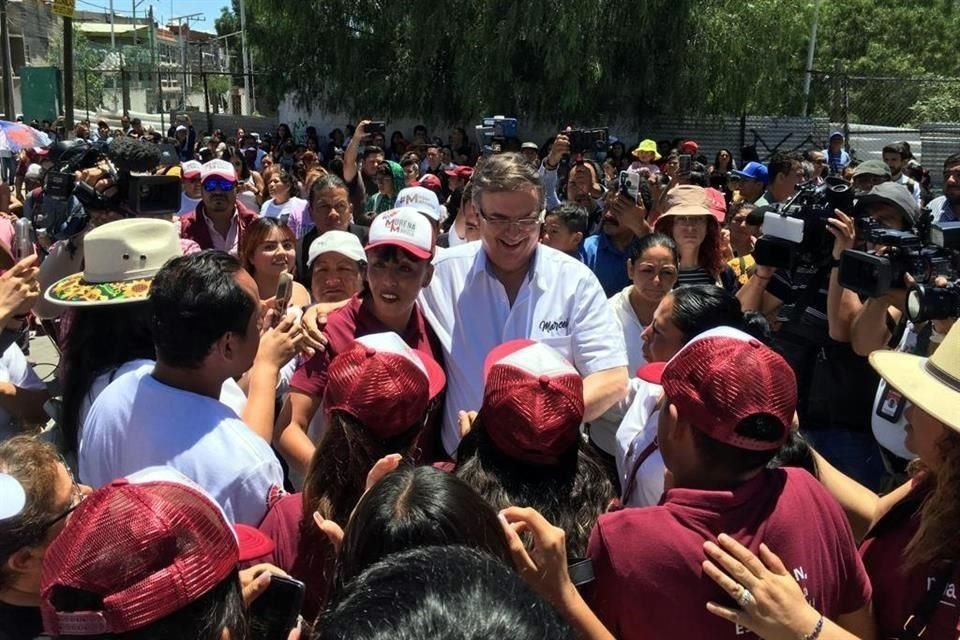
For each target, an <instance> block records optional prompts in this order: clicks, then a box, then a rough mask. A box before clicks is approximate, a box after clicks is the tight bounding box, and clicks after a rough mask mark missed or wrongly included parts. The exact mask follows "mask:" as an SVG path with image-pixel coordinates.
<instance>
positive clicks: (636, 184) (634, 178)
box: [617, 171, 641, 202]
mask: <svg viewBox="0 0 960 640" xmlns="http://www.w3.org/2000/svg"><path fill="white" fill-rule="evenodd" d="M640 180H641V178H640V174H639V173H635V172H633V171H621V172H620V179H619V181H618V188H617V192H618V193H620V194H622V195H624V196H626V197H627V198H630V199H631V200H632V201H633V202H637V201H638V199H639V197H640Z"/></svg>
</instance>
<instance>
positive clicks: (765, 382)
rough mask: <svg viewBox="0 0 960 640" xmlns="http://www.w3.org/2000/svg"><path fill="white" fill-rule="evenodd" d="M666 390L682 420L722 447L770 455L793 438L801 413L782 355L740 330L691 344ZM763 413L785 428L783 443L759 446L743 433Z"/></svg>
mask: <svg viewBox="0 0 960 640" xmlns="http://www.w3.org/2000/svg"><path fill="white" fill-rule="evenodd" d="M745 371H749V372H750V375H748V376H746V375H744V372H745ZM660 384H661V385H662V386H663V390H664V392H665V393H666V395H667V398H669V400H670V402H671V403H672V404H673V405H674V406H676V407H677V413H678V415H680V416H681V418H682V419H683V420H684V421H685V422H689V423H690V424H692V425H693V426H694V427H696V428H697V429H699V430H700V431H701V432H703V433H704V434H706V435H707V436H709V437H711V438H713V439H714V440H716V441H718V442H722V443H725V444H728V445H730V446H733V447H737V448H739V449H747V450H749V451H770V450H773V449H778V448H779V447H780V446H781V445H782V444H783V443H784V442H786V441H787V438H788V437H789V435H790V427H791V425H792V424H793V416H794V412H795V411H796V408H797V380H796V377H795V376H794V373H793V369H791V368H790V365H789V364H787V361H786V360H784V359H783V358H782V357H781V356H780V355H779V354H777V353H776V352H774V351H773V350H772V349H770V348H769V347H767V346H765V345H763V344H762V343H761V342H760V341H759V340H757V339H756V338H754V337H752V336H750V335H747V334H746V333H744V332H742V331H739V330H737V329H733V328H731V327H717V328H716V329H711V330H710V331H706V332H704V333H702V334H700V335H699V336H697V337H696V338H694V339H693V340H691V341H690V342H688V343H687V344H686V345H685V346H684V347H683V349H681V350H680V351H679V352H678V353H677V354H676V355H675V356H674V357H673V358H671V359H670V362H668V363H667V366H666V367H665V368H664V369H663V375H662V376H661V381H660ZM761 413H762V414H767V415H770V416H772V417H773V418H774V419H776V420H777V421H778V422H779V423H780V425H781V426H782V427H783V433H782V434H781V435H780V437H779V438H777V439H776V440H773V441H767V440H758V439H755V438H751V437H749V436H744V435H741V434H739V433H737V425H739V424H740V422H742V421H743V420H744V419H745V418H748V417H750V416H753V415H757V414H761Z"/></svg>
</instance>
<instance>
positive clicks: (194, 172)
mask: <svg viewBox="0 0 960 640" xmlns="http://www.w3.org/2000/svg"><path fill="white" fill-rule="evenodd" d="M201 166H202V165H201V164H200V163H199V162H198V161H196V160H187V161H186V162H184V163H183V164H182V165H180V175H181V176H182V177H184V178H199V177H200V173H201V170H200V168H201Z"/></svg>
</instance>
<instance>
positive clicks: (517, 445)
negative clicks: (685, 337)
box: [456, 340, 614, 558]
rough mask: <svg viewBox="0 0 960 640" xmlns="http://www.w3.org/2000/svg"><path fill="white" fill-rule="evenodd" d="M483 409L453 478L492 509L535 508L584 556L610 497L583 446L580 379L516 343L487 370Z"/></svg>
mask: <svg viewBox="0 0 960 640" xmlns="http://www.w3.org/2000/svg"><path fill="white" fill-rule="evenodd" d="M484 379H485V385H484V391H483V404H482V405H481V408H480V412H479V413H478V414H477V418H476V420H475V421H474V423H473V426H472V428H471V430H470V433H469V434H467V436H466V437H464V439H463V440H462V441H461V443H460V446H459V448H458V449H457V466H456V474H457V475H458V476H459V477H460V478H462V479H463V480H465V481H466V482H467V484H469V485H471V486H473V488H475V489H476V490H477V491H479V492H480V494H481V495H482V496H483V497H484V498H486V499H487V501H488V502H490V503H491V504H492V505H493V506H494V507H495V508H497V509H503V508H505V507H509V506H511V505H524V506H529V507H533V508H534V509H536V510H538V511H539V512H540V513H542V514H543V515H544V517H546V518H547V519H548V520H549V521H550V522H553V523H554V524H556V525H557V526H559V527H560V528H561V529H563V530H564V531H565V532H566V541H567V552H568V555H569V557H570V558H583V557H584V554H585V552H586V548H587V541H588V538H589V535H590V530H591V529H592V528H593V525H594V523H595V522H596V520H597V518H598V517H599V516H600V514H602V513H604V512H605V511H606V510H607V508H608V507H609V506H610V503H611V501H612V500H613V499H614V489H613V484H612V483H611V481H610V479H609V477H608V476H607V473H606V471H605V470H604V468H603V466H602V465H601V463H600V462H599V461H598V460H597V459H596V458H595V457H594V454H593V453H592V452H591V451H590V449H589V448H588V447H586V446H582V439H581V437H580V423H581V422H583V380H582V378H581V377H580V374H579V373H577V371H576V369H574V368H573V366H572V365H571V364H570V363H569V362H567V361H566V360H565V359H564V358H563V356H561V355H560V353H559V352H557V351H556V350H554V349H553V348H551V347H549V346H547V345H545V344H542V343H539V342H534V341H532V340H514V341H511V342H507V343H505V344H503V345H501V346H499V347H497V348H496V349H494V350H493V351H491V352H490V354H489V355H488V356H487V358H486V363H485V365H484Z"/></svg>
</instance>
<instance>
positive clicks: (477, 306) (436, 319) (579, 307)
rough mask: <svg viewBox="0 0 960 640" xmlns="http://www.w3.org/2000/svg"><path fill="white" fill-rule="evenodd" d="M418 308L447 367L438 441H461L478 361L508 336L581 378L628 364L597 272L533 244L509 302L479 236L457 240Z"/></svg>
mask: <svg viewBox="0 0 960 640" xmlns="http://www.w3.org/2000/svg"><path fill="white" fill-rule="evenodd" d="M434 269H435V270H434V274H433V280H432V281H431V283H430V286H429V287H427V288H426V289H424V290H423V292H422V293H421V295H420V308H421V309H422V310H423V313H424V315H425V316H426V318H427V320H428V321H429V322H430V326H431V327H432V328H433V330H434V332H435V333H436V334H437V337H438V338H439V339H440V343H441V344H442V346H443V350H444V358H445V364H446V369H447V392H446V408H445V411H444V424H443V446H444V448H445V449H446V450H447V452H448V453H451V454H452V453H453V452H454V451H456V448H457V445H458V444H459V442H460V426H459V421H458V418H457V413H458V412H459V411H460V410H465V411H475V410H477V409H479V408H480V404H481V403H482V401H483V361H484V359H485V358H486V356H487V354H488V353H489V352H490V350H491V349H493V348H494V347H496V346H497V345H500V344H502V343H504V342H507V341H509V340H516V339H520V338H530V339H532V340H537V341H540V342H543V343H544V344H548V345H550V346H551V347H554V348H555V349H557V350H558V351H560V353H562V354H563V355H564V357H566V358H567V359H568V360H569V361H570V362H571V363H573V365H574V366H575V367H576V368H577V371H579V372H580V374H581V375H582V376H584V377H586V376H588V375H590V374H593V373H596V372H598V371H604V370H606V369H612V368H615V367H625V366H627V356H626V349H625V347H624V343H623V332H622V331H621V329H620V325H619V324H618V323H617V319H616V318H615V317H614V315H613V311H612V310H611V309H610V305H609V304H608V303H607V299H606V296H604V294H603V288H601V286H600V282H599V281H598V280H597V277H596V276H595V275H594V274H593V272H592V271H590V269H589V268H587V267H586V266H585V265H584V264H583V263H581V262H579V261H578V260H575V259H573V258H571V257H569V256H567V255H566V254H564V253H561V252H559V251H557V250H555V249H551V248H550V247H547V246H544V245H537V249H536V252H535V254H534V257H533V262H532V264H531V269H530V275H529V277H528V279H527V280H526V281H525V282H524V283H523V285H522V286H521V287H520V291H519V292H518V293H517V297H516V300H515V301H514V304H513V306H512V307H511V306H510V301H509V299H508V297H507V292H506V290H505V289H504V287H503V285H502V284H501V283H500V281H499V280H497V278H496V277H495V276H494V275H493V273H492V272H491V270H490V267H489V265H488V263H487V258H486V253H485V252H484V251H483V243H482V242H470V243H467V244H463V245H460V246H457V247H454V248H451V249H450V250H448V251H445V252H444V253H443V255H440V256H438V257H437V258H436V259H435V261H434Z"/></svg>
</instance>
